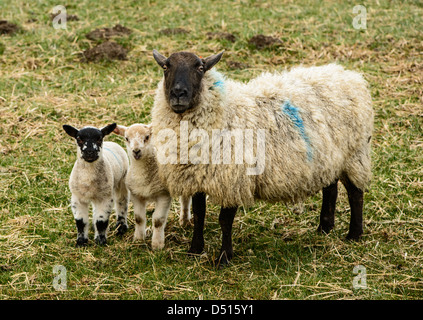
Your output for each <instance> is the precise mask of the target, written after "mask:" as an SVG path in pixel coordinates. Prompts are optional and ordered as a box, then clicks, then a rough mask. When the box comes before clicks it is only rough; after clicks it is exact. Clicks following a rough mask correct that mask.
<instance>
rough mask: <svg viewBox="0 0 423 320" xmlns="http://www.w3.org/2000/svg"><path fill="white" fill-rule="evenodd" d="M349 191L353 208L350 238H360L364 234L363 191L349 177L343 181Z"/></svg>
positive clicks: (349, 199) (349, 198)
mask: <svg viewBox="0 0 423 320" xmlns="http://www.w3.org/2000/svg"><path fill="white" fill-rule="evenodd" d="M343 183H344V185H345V188H346V189H347V192H348V201H349V203H350V208H351V220H350V230H349V232H348V235H347V239H348V240H358V239H359V238H360V236H361V235H362V234H363V195H364V193H363V191H362V190H360V189H359V188H357V187H356V186H355V185H354V184H353V183H352V182H351V181H350V179H348V177H347V178H346V179H345V181H343Z"/></svg>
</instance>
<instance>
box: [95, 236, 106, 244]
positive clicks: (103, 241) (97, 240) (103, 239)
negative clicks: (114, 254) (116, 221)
mask: <svg viewBox="0 0 423 320" xmlns="http://www.w3.org/2000/svg"><path fill="white" fill-rule="evenodd" d="M95 243H97V245H99V246H104V245H106V244H107V239H106V236H104V235H99V236H97V237H96V238H95Z"/></svg>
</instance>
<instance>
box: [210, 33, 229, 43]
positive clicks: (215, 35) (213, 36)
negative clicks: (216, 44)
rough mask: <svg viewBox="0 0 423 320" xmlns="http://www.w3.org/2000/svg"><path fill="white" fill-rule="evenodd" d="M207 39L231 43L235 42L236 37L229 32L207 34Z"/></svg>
mask: <svg viewBox="0 0 423 320" xmlns="http://www.w3.org/2000/svg"><path fill="white" fill-rule="evenodd" d="M206 35H207V39H209V40H210V39H217V40H222V39H223V40H228V41H230V42H235V41H236V37H235V36H234V35H233V34H232V33H229V32H207V33H206Z"/></svg>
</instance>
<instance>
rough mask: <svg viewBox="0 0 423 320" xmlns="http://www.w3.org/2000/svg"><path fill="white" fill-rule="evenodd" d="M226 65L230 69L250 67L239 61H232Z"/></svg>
mask: <svg viewBox="0 0 423 320" xmlns="http://www.w3.org/2000/svg"><path fill="white" fill-rule="evenodd" d="M226 65H227V66H228V68H229V69H247V68H249V67H250V66H249V65H248V64H246V63H243V62H239V61H232V60H228V61H226Z"/></svg>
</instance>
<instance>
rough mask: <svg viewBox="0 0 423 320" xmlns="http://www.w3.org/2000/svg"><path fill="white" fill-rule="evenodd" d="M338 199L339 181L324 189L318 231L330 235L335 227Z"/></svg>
mask: <svg viewBox="0 0 423 320" xmlns="http://www.w3.org/2000/svg"><path fill="white" fill-rule="evenodd" d="M337 197H338V180H336V181H335V182H334V183H332V184H331V185H330V186H328V187H326V188H323V201H322V210H321V211H320V224H319V227H318V228H317V231H319V232H322V233H329V231H331V230H332V229H333V227H334V226H335V206H336V198H337Z"/></svg>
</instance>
